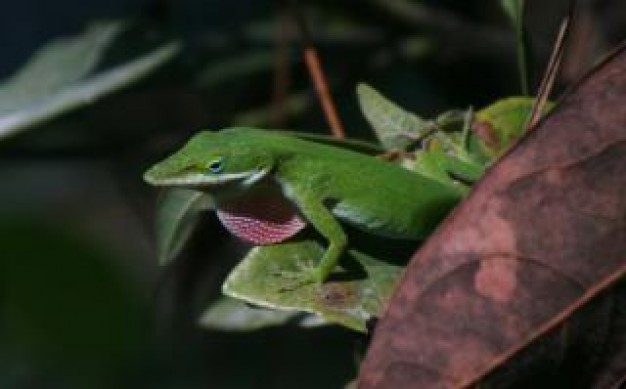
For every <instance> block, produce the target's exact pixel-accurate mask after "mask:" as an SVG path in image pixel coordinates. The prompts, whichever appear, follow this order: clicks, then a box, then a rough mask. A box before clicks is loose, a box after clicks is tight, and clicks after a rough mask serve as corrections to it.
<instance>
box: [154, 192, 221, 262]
mask: <svg viewBox="0 0 626 389" xmlns="http://www.w3.org/2000/svg"><path fill="white" fill-rule="evenodd" d="M212 207H213V201H212V199H211V197H209V196H208V195H206V194H204V193H202V192H199V191H195V190H190V189H181V188H174V189H168V190H165V191H164V192H163V193H162V195H161V198H160V200H159V204H158V205H157V215H156V239H157V257H158V260H159V264H161V265H165V264H167V263H169V262H170V261H171V260H172V259H174V258H175V257H176V255H177V254H178V253H179V252H180V250H181V249H182V248H183V246H184V244H185V243H186V242H187V240H188V239H189V236H190V235H191V232H192V231H193V229H194V227H195V226H196V224H197V222H198V218H199V214H200V212H202V211H205V210H208V209H211V208H212Z"/></svg>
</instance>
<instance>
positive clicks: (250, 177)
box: [144, 170, 267, 189]
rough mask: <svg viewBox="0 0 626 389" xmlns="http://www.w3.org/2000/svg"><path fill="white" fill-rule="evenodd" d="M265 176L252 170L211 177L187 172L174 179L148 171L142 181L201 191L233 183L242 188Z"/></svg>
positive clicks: (264, 171)
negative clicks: (155, 175) (157, 176)
mask: <svg viewBox="0 0 626 389" xmlns="http://www.w3.org/2000/svg"><path fill="white" fill-rule="evenodd" d="M266 174H267V170H253V171H246V172H240V173H223V174H219V175H213V176H208V175H206V174H203V173H195V172H187V173H185V174H178V175H176V176H175V177H159V178H156V177H154V176H153V175H152V174H150V171H148V172H147V173H146V174H145V175H144V179H145V181H146V182H147V183H149V184H151V185H154V186H179V187H186V188H190V189H202V188H211V187H217V186H223V185H226V184H234V183H240V184H242V185H244V186H250V185H252V184H254V183H255V182H257V181H259V180H260V179H261V178H263V177H264V176H265V175H266Z"/></svg>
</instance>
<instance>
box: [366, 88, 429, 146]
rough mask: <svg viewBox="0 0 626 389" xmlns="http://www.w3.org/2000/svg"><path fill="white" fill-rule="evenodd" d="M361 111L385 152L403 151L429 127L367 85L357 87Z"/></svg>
mask: <svg viewBox="0 0 626 389" xmlns="http://www.w3.org/2000/svg"><path fill="white" fill-rule="evenodd" d="M357 96H358V99H359V104H360V106H361V111H362V112H363V115H364V116H365V118H366V119H367V121H368V122H369V124H370V125H371V126H372V128H373V129H374V132H375V133H376V136H377V137H378V139H379V140H380V143H381V144H382V145H383V146H384V147H385V149H387V150H393V149H404V148H405V147H406V146H407V145H409V144H410V143H412V142H413V140H414V139H415V138H419V137H421V136H423V133H424V131H425V130H426V129H427V128H429V127H430V126H429V125H428V123H427V122H426V121H424V120H423V119H421V118H420V117H418V116H417V115H415V114H413V113H411V112H408V111H406V110H404V109H402V108H400V107H399V106H398V105H396V104H395V103H394V102H392V101H390V100H389V99H387V98H386V97H385V96H383V95H382V94H380V92H378V91H377V90H375V89H374V88H372V87H371V86H369V85H367V84H363V83H361V84H359V85H357Z"/></svg>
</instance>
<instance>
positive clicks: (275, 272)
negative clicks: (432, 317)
mask: <svg viewBox="0 0 626 389" xmlns="http://www.w3.org/2000/svg"><path fill="white" fill-rule="evenodd" d="M323 252H324V248H323V247H322V245H321V244H320V243H319V242H317V241H314V240H301V241H294V242H287V243H281V244H276V245H270V246H260V247H255V248H253V249H252V250H251V251H250V252H249V253H248V255H247V256H246V257H245V258H244V260H243V261H242V262H241V263H240V264H239V265H238V266H236V267H235V269H234V270H233V271H232V272H231V273H230V274H229V276H228V278H227V280H226V281H225V282H224V285H223V286H222V290H223V292H224V294H226V295H227V296H231V297H234V298H237V299H242V300H244V301H247V302H250V303H252V304H255V305H259V306H263V307H268V308H273V309H280V310H288V311H293V310H297V311H305V312H311V313H315V314H318V315H321V316H322V317H323V318H324V319H325V320H327V321H330V322H334V323H338V324H341V325H344V326H346V327H348V328H352V329H354V330H357V331H365V330H366V326H365V323H366V321H367V320H368V319H369V318H371V317H373V316H377V315H379V314H380V312H381V310H382V308H383V306H384V304H385V302H386V301H387V299H388V297H389V295H390V294H391V292H392V290H393V287H394V285H395V282H396V280H397V279H398V276H399V274H400V272H401V267H398V266H395V265H391V264H389V263H387V262H383V261H381V260H378V259H375V258H372V257H370V256H368V255H366V254H364V253H361V252H358V251H356V250H349V252H348V254H347V255H346V256H345V257H344V258H343V262H342V266H341V267H340V268H338V269H336V270H335V272H334V273H333V275H331V278H330V279H329V280H328V281H326V282H325V283H324V284H323V285H317V284H311V283H309V284H302V283H299V282H298V281H297V278H298V277H297V275H298V274H307V272H308V271H309V270H310V269H311V268H312V267H314V266H315V264H316V263H317V262H318V261H319V259H320V258H321V257H322V254H323ZM286 274H293V275H295V278H292V277H291V276H287V275H286Z"/></svg>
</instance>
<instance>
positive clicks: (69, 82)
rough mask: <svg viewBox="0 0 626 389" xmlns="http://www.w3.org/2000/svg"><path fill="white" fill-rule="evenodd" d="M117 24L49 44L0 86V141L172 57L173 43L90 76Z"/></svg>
mask: <svg viewBox="0 0 626 389" xmlns="http://www.w3.org/2000/svg"><path fill="white" fill-rule="evenodd" d="M123 27H124V23H122V22H119V21H118V22H102V23H97V24H94V25H92V26H91V27H89V28H88V29H87V30H86V31H85V32H84V33H83V34H82V35H80V36H77V37H72V38H63V39H58V40H56V41H53V42H51V43H49V44H47V45H46V46H44V47H43V48H41V49H40V50H39V51H37V52H36V53H35V54H34V55H33V56H32V57H31V59H30V60H29V61H28V63H26V65H24V67H23V68H22V69H21V70H20V71H18V72H17V73H16V74H15V75H13V76H12V77H11V78H9V79H8V80H6V81H4V82H3V83H2V84H0V139H2V138H6V137H8V136H11V135H14V134H16V133H18V132H20V131H24V130H26V129H29V128H32V127H34V126H36V125H38V124H41V123H43V122H45V121H46V120H50V119H52V118H54V117H56V116H58V115H60V114H63V113H66V112H68V111H70V110H73V109H76V108H79V107H82V106H85V105H89V104H91V103H93V102H94V101H95V100H97V99H98V98H101V97H102V96H104V95H106V94H108V93H111V92H114V91H116V90H118V89H120V88H122V87H124V86H127V85H129V84H132V83H133V82H136V81H137V80H139V79H141V78H142V77H145V76H146V75H147V74H149V73H151V72H152V71H153V70H154V69H156V68H157V67H158V66H160V65H161V64H163V63H165V62H167V61H168V60H169V59H171V58H173V57H174V55H175V54H176V53H177V52H178V51H179V45H178V44H177V43H170V44H166V45H163V46H161V47H159V48H157V49H155V50H153V51H152V52H149V53H148V54H144V55H142V56H139V57H137V58H136V59H134V60H131V61H129V62H127V63H125V64H122V65H119V66H117V67H114V68H113V69H110V70H107V71H105V72H102V73H100V74H97V75H93V76H91V75H90V74H91V73H92V72H93V71H94V69H95V68H96V67H97V65H98V64H99V63H100V62H101V59H102V57H103V54H104V53H105V51H106V49H107V48H108V47H110V46H111V44H112V43H113V41H114V40H115V38H116V37H118V36H119V34H120V32H121V31H122V30H123Z"/></svg>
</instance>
